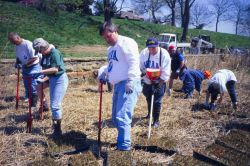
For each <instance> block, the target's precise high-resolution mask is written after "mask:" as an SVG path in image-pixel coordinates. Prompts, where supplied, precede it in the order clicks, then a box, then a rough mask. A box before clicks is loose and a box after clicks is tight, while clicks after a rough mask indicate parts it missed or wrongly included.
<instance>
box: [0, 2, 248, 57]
mask: <svg viewBox="0 0 250 166" xmlns="http://www.w3.org/2000/svg"><path fill="white" fill-rule="evenodd" d="M102 22H103V17H99V16H84V17H80V16H79V15H76V14H71V13H66V12H62V11H60V12H59V13H57V14H54V15H51V14H47V13H45V12H40V11H38V10H36V9H34V8H31V7H25V6H20V5H18V4H15V3H10V2H5V1H0V57H1V58H13V57H14V51H13V46H12V45H11V44H10V43H8V40H7V34H8V32H10V31H15V32H18V33H19V34H20V35H21V36H22V37H23V38H25V39H28V40H31V41H33V40H34V39H35V38H38V37H43V38H45V39H46V40H48V41H49V42H50V43H52V44H54V45H57V46H58V47H59V49H60V48H62V47H70V46H73V45H93V44H99V45H105V42H104V40H103V39H102V38H101V37H100V36H99V33H98V27H99V25H100V24H101V23H102ZM113 22H114V23H115V24H117V25H118V26H119V29H120V30H119V33H120V34H122V35H125V36H129V37H132V38H134V39H135V40H136V41H137V42H138V45H139V48H140V49H142V48H144V46H145V41H146V39H147V38H148V37H152V36H154V37H157V34H159V33H163V32H170V33H176V34H179V36H180V35H181V33H182V29H181V28H175V27H171V26H166V25H156V24H151V23H145V22H141V21H130V20H122V19H113ZM199 34H206V35H210V36H211V40H212V42H213V43H215V45H216V47H217V48H223V47H225V46H226V45H227V46H237V47H248V48H250V38H249V37H243V36H236V35H231V34H225V33H215V32H211V31H203V30H194V29H190V30H189V34H188V37H187V38H188V39H189V40H190V39H191V37H192V36H197V35H199ZM65 56H66V57H72V56H74V57H82V56H84V55H80V54H74V53H72V54H71V53H68V54H66V55H65ZM92 56H101V55H96V54H94V53H93V54H92Z"/></svg>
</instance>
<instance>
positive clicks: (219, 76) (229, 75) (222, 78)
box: [208, 69, 237, 93]
mask: <svg viewBox="0 0 250 166" xmlns="http://www.w3.org/2000/svg"><path fill="white" fill-rule="evenodd" d="M228 81H235V82H237V79H236V77H235V75H234V73H233V72H232V71H231V70H227V69H221V70H219V71H217V73H215V74H214V75H213V77H212V78H211V79H210V80H209V81H208V86H209V85H210V84H211V83H213V82H215V83H218V84H219V86H220V92H221V93H222V92H227V87H226V83H227V82H228Z"/></svg>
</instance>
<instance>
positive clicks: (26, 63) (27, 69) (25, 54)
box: [8, 32, 42, 107]
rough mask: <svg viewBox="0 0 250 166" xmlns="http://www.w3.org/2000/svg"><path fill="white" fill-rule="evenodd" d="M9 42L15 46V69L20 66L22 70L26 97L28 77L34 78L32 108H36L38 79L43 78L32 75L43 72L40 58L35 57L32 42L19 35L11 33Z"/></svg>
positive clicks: (26, 95) (27, 93) (32, 83)
mask: <svg viewBox="0 0 250 166" xmlns="http://www.w3.org/2000/svg"><path fill="white" fill-rule="evenodd" d="M8 39H9V41H10V42H11V43H12V44H14V45H15V52H16V64H15V67H18V66H20V67H21V68H22V75H23V83H24V88H25V97H26V98H28V97H29V92H28V89H29V87H28V86H29V85H28V82H29V80H28V79H27V78H28V77H32V80H31V107H36V103H37V90H36V86H37V82H36V80H35V79H36V78H37V77H41V76H40V75H37V76H34V75H33V74H32V73H36V72H38V71H40V70H41V68H42V67H41V65H40V64H39V56H38V55H35V50H34V49H33V46H32V42H31V41H29V40H25V39H23V38H21V37H20V36H19V35H18V34H17V33H15V32H10V33H9V34H8Z"/></svg>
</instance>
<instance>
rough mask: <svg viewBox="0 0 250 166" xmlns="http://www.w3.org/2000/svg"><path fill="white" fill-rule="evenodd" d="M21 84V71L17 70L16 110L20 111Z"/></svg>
mask: <svg viewBox="0 0 250 166" xmlns="http://www.w3.org/2000/svg"><path fill="white" fill-rule="evenodd" d="M19 82H20V69H19V68H18V69H17V84H16V110H18V103H19Z"/></svg>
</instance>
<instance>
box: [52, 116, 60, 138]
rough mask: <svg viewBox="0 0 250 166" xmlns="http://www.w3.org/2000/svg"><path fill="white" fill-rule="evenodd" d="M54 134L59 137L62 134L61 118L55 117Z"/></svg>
mask: <svg viewBox="0 0 250 166" xmlns="http://www.w3.org/2000/svg"><path fill="white" fill-rule="evenodd" d="M53 130H54V132H53V134H52V135H53V136H55V137H58V136H61V135H62V129H61V119H53Z"/></svg>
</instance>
